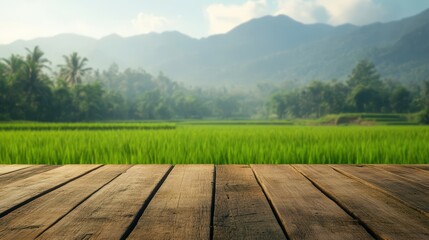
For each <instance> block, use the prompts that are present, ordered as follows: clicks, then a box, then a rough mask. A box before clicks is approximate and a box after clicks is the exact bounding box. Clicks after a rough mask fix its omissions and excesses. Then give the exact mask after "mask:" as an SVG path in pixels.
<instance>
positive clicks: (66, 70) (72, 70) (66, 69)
mask: <svg viewBox="0 0 429 240" xmlns="http://www.w3.org/2000/svg"><path fill="white" fill-rule="evenodd" d="M63 57H64V60H65V62H66V64H65V65H59V67H61V71H60V76H61V77H63V78H64V80H65V81H66V82H68V83H70V84H71V85H76V84H80V83H82V77H83V76H85V74H86V73H87V72H89V71H91V70H92V68H85V65H86V63H87V62H88V59H87V58H81V57H80V56H79V55H78V54H77V53H76V52H74V53H72V54H71V55H70V56H65V55H64V56H63Z"/></svg>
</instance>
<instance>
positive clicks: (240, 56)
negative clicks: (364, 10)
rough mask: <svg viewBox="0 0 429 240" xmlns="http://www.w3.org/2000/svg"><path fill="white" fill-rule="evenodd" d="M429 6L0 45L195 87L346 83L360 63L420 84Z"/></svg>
mask: <svg viewBox="0 0 429 240" xmlns="http://www.w3.org/2000/svg"><path fill="white" fill-rule="evenodd" d="M428 37H429V9H428V10H425V11H423V12H422V13H420V14H418V15H416V16H413V17H409V18H404V19H401V20H397V21H392V22H388V23H374V24H370V25H365V26H355V25H351V24H345V25H340V26H331V25H327V24H320V23H317V24H303V23H300V22H298V21H295V20H293V19H292V18H290V17H288V16H284V15H279V16H265V17H261V18H258V19H252V20H250V21H248V22H246V23H243V24H241V25H239V26H237V27H235V28H233V29H232V30H231V31H229V32H227V33H224V34H218V35H213V36H209V37H206V38H201V39H196V38H192V37H190V36H187V35H186V34H183V33H180V32H178V31H170V32H163V33H149V34H140V35H135V36H130V37H122V36H120V35H118V34H110V35H107V36H104V37H102V38H100V39H95V38H91V37H86V36H81V35H77V34H58V35H56V36H53V37H42V38H36V39H33V40H29V41H23V40H18V41H14V42H13V43H10V44H3V45H0V57H1V58H7V57H9V56H10V55H11V54H12V53H14V54H16V53H18V54H25V53H26V51H25V48H32V47H34V46H36V45H38V46H39V47H40V48H41V49H42V50H43V51H44V52H45V53H46V57H47V58H49V59H50V60H51V61H52V62H53V63H54V64H55V65H56V64H59V63H62V61H63V58H62V56H63V55H68V54H70V53H72V52H74V51H76V52H78V53H79V54H80V55H81V56H83V57H87V58H88V59H89V65H90V66H91V67H93V68H99V69H107V68H108V67H109V66H110V65H111V64H113V63H116V64H118V65H119V66H120V67H122V68H128V67H130V68H143V69H145V70H147V71H149V72H160V71H162V72H164V73H165V74H166V75H168V76H169V77H171V78H172V79H173V80H176V81H179V82H183V83H185V84H192V85H201V86H203V85H216V84H222V85H231V84H232V85H234V84H238V85H251V84H257V83H261V82H271V83H279V82H282V81H285V80H294V81H297V82H300V83H302V84H305V83H306V82H308V81H310V80H314V79H318V80H329V79H333V78H336V79H344V78H345V77H346V76H347V73H348V72H350V70H351V68H353V66H354V65H355V64H356V63H357V62H358V61H359V60H361V59H368V60H370V61H373V62H374V63H375V64H376V66H377V68H378V70H379V71H380V72H381V74H382V75H383V76H385V77H387V78H392V79H394V80H398V81H402V82H407V83H410V84H414V83H418V82H420V81H422V80H425V78H427V77H426V76H429V54H425V52H427V51H428V49H429V45H428V43H427V40H426V39H428Z"/></svg>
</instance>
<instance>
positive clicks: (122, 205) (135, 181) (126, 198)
mask: <svg viewBox="0 0 429 240" xmlns="http://www.w3.org/2000/svg"><path fill="white" fill-rule="evenodd" d="M170 168H171V166H170V165H136V166H133V167H132V168H130V169H128V171H126V172H125V173H123V174H122V175H121V176H119V177H118V178H116V179H115V180H114V181H112V182H110V183H109V184H108V185H106V186H105V187H103V188H102V189H100V190H99V191H98V192H96V193H95V194H94V195H92V196H91V197H90V198H88V199H87V200H86V201H85V202H83V203H82V204H81V205H79V206H78V207H77V208H76V209H74V210H73V211H72V212H70V213H69V214H68V215H67V216H65V217H64V218H62V219H61V220H60V221H59V222H58V223H56V224H55V225H53V226H52V227H51V228H49V229H48V230H47V231H45V232H44V233H43V234H41V235H40V236H39V238H40V239H90V238H93V239H121V237H122V235H123V234H124V233H125V232H126V231H127V229H128V227H129V226H130V225H131V223H132V222H133V220H134V218H136V217H137V216H138V213H139V211H140V210H141V209H142V207H143V206H144V205H145V204H147V201H148V199H149V197H150V195H151V194H152V192H153V191H154V189H156V187H157V185H158V184H159V183H160V181H161V180H162V179H163V177H164V176H165V175H166V174H167V173H168V171H169V169H170Z"/></svg>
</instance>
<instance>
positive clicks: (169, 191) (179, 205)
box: [129, 165, 214, 239]
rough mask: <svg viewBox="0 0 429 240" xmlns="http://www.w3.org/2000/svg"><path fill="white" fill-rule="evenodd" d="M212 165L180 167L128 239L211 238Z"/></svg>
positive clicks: (163, 186) (169, 177) (165, 184)
mask: <svg viewBox="0 0 429 240" xmlns="http://www.w3.org/2000/svg"><path fill="white" fill-rule="evenodd" d="M213 174H214V166H213V165H177V166H176V167H175V168H174V169H173V171H172V172H171V173H170V175H169V176H168V178H167V180H166V181H165V183H164V184H163V185H162V186H161V188H160V189H159V191H158V192H157V193H156V195H155V197H154V198H153V199H152V201H151V202H150V204H149V206H148V207H147V208H146V210H145V212H144V213H143V216H142V217H141V218H140V220H139V221H138V223H137V225H136V227H135V229H134V230H133V231H132V232H131V235H130V236H129V239H209V238H210V218H211V207H212V194H213V177H214V175H213Z"/></svg>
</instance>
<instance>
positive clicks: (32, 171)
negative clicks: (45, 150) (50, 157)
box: [0, 165, 59, 186]
mask: <svg viewBox="0 0 429 240" xmlns="http://www.w3.org/2000/svg"><path fill="white" fill-rule="evenodd" d="M57 167H59V166H56V165H40V166H32V167H27V168H23V169H21V170H19V171H14V172H11V173H9V174H4V175H0V186H5V185H7V184H9V183H13V182H16V181H19V180H21V179H25V178H28V177H31V176H33V175H37V174H39V173H42V172H47V171H49V170H52V169H55V168H57Z"/></svg>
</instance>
